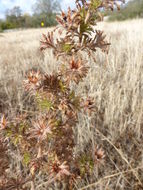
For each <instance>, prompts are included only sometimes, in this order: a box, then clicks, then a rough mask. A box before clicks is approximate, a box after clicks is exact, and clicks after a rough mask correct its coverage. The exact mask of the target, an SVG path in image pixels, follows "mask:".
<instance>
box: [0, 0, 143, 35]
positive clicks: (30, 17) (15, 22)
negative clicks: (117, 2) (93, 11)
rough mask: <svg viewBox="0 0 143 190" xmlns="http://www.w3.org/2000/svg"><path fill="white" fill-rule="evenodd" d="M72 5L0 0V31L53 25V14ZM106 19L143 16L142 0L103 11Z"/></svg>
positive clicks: (53, 0)
mask: <svg viewBox="0 0 143 190" xmlns="http://www.w3.org/2000/svg"><path fill="white" fill-rule="evenodd" d="M68 6H71V7H73V6H74V1H73V0H62V1H59V0H0V31H1V32H2V31H4V30H11V29H18V28H39V27H49V26H55V25H56V24H57V23H56V20H55V15H56V14H57V13H58V12H59V11H60V10H67V8H68ZM103 14H104V16H106V20H109V21H115V20H126V19H133V18H137V17H143V0H130V1H126V4H124V5H122V6H121V10H120V11H118V10H117V11H115V12H114V13H113V12H112V11H107V12H104V13H103Z"/></svg>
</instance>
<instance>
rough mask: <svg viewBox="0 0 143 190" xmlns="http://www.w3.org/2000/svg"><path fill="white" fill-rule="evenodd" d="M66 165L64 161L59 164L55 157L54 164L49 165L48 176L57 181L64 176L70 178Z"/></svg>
mask: <svg viewBox="0 0 143 190" xmlns="http://www.w3.org/2000/svg"><path fill="white" fill-rule="evenodd" d="M66 163H67V162H66V161H65V162H63V163H61V162H60V161H59V160H58V159H57V157H56V158H55V161H54V163H53V164H52V165H51V171H50V174H51V175H52V176H54V177H55V178H56V179H58V180H61V179H62V178H63V177H65V176H70V175H71V173H70V172H69V166H68V165H67V164H66Z"/></svg>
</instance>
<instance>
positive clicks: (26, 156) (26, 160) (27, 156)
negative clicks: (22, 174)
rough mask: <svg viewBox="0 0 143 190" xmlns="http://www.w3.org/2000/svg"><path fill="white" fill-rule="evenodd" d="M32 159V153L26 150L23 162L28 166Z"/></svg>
mask: <svg viewBox="0 0 143 190" xmlns="http://www.w3.org/2000/svg"><path fill="white" fill-rule="evenodd" d="M30 160H31V158H30V153H29V152H25V153H24V155H23V164H24V165H26V166H27V165H28V164H29V163H30Z"/></svg>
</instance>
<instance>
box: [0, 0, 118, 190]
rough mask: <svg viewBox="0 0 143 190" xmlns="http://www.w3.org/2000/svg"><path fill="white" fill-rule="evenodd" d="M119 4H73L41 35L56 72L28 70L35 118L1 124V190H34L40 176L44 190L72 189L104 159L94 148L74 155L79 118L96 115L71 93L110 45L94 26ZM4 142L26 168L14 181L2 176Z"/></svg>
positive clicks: (99, 0) (79, 0)
mask: <svg viewBox="0 0 143 190" xmlns="http://www.w3.org/2000/svg"><path fill="white" fill-rule="evenodd" d="M120 1H121V0H90V1H87V0H76V2H75V3H76V9H74V10H71V9H70V8H69V9H68V12H67V13H65V12H62V13H61V14H60V15H57V21H58V23H59V25H58V27H57V28H56V29H55V30H54V31H52V32H49V33H48V34H47V35H45V34H43V39H42V40H41V51H45V50H46V49H52V50H53V54H54V55H55V56H56V57H57V60H58V66H57V67H58V69H57V71H56V72H53V73H52V74H48V73H40V72H39V71H31V72H30V73H29V74H28V76H27V79H26V80H25V81H24V87H25V90H26V91H28V92H29V93H31V94H32V96H34V97H35V101H36V103H37V107H38V108H37V109H38V114H35V116H34V117H31V116H29V115H25V116H18V117H17V118H16V119H14V120H13V121H11V122H6V119H5V117H4V116H3V117H2V119H1V137H5V138H1V139H0V150H1V152H2V155H3V158H2V160H1V159H0V170H1V172H0V175H1V176H5V178H3V177H1V178H0V189H9V190H10V189H27V188H28V186H26V184H28V183H29V182H31V190H34V189H36V186H35V184H36V179H37V178H38V177H39V175H40V176H42V178H44V181H45V180H46V182H43V185H44V184H45V183H46V184H47V185H48V186H49V185H51V184H53V183H54V182H56V181H59V182H61V181H63V182H65V183H66V184H67V187H66V189H73V186H74V180H75V179H79V178H84V176H85V175H86V174H88V175H91V174H92V170H93V169H94V167H96V165H97V164H98V163H100V162H101V161H102V160H103V158H104V151H103V150H102V149H101V148H99V147H95V152H94V153H93V154H92V153H91V152H89V153H84V151H83V150H81V151H79V152H78V153H77V152H75V147H76V126H77V124H79V114H80V113H83V114H89V115H92V112H95V111H96V106H95V103H94V99H93V98H92V97H89V96H88V97H86V98H85V97H82V96H81V95H80V94H78V92H77V91H76V90H75V89H76V87H77V85H79V83H81V82H82V81H83V80H84V79H85V78H86V76H87V75H88V71H89V69H90V62H89V60H90V59H93V60H94V58H95V52H96V50H97V49H98V48H99V49H101V50H102V51H103V52H108V47H109V43H108V42H106V40H105V35H104V34H103V32H102V31H99V30H96V28H95V25H96V23H97V22H98V21H99V20H102V15H101V12H102V10H103V9H111V10H113V9H114V7H115V6H117V8H119V4H118V2H120ZM57 32H58V34H59V36H60V37H57ZM83 52H84V55H83ZM85 55H86V56H85ZM8 139H9V140H10V142H11V145H13V146H15V147H16V149H17V150H18V151H19V152H20V155H21V157H22V167H24V168H26V169H25V172H24V174H23V170H21V172H20V174H16V178H9V177H7V168H8V163H9V160H8V157H7V152H8V150H7V148H9V147H8V146H9V145H8ZM89 168H90V169H89ZM45 176H46V177H45ZM36 185H38V184H36ZM40 186H42V184H41V185H39V187H40Z"/></svg>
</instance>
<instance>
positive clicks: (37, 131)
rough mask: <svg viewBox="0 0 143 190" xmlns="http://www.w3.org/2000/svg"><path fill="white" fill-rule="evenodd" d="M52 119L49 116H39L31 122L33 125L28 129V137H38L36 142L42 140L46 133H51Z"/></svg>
mask: <svg viewBox="0 0 143 190" xmlns="http://www.w3.org/2000/svg"><path fill="white" fill-rule="evenodd" d="M53 123H54V122H53V119H52V118H51V117H49V118H44V117H41V118H39V119H38V120H37V121H36V122H33V127H34V128H32V129H31V130H30V138H36V139H38V142H41V141H43V140H44V139H46V138H47V135H48V134H52V127H53V125H54V124H53Z"/></svg>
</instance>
